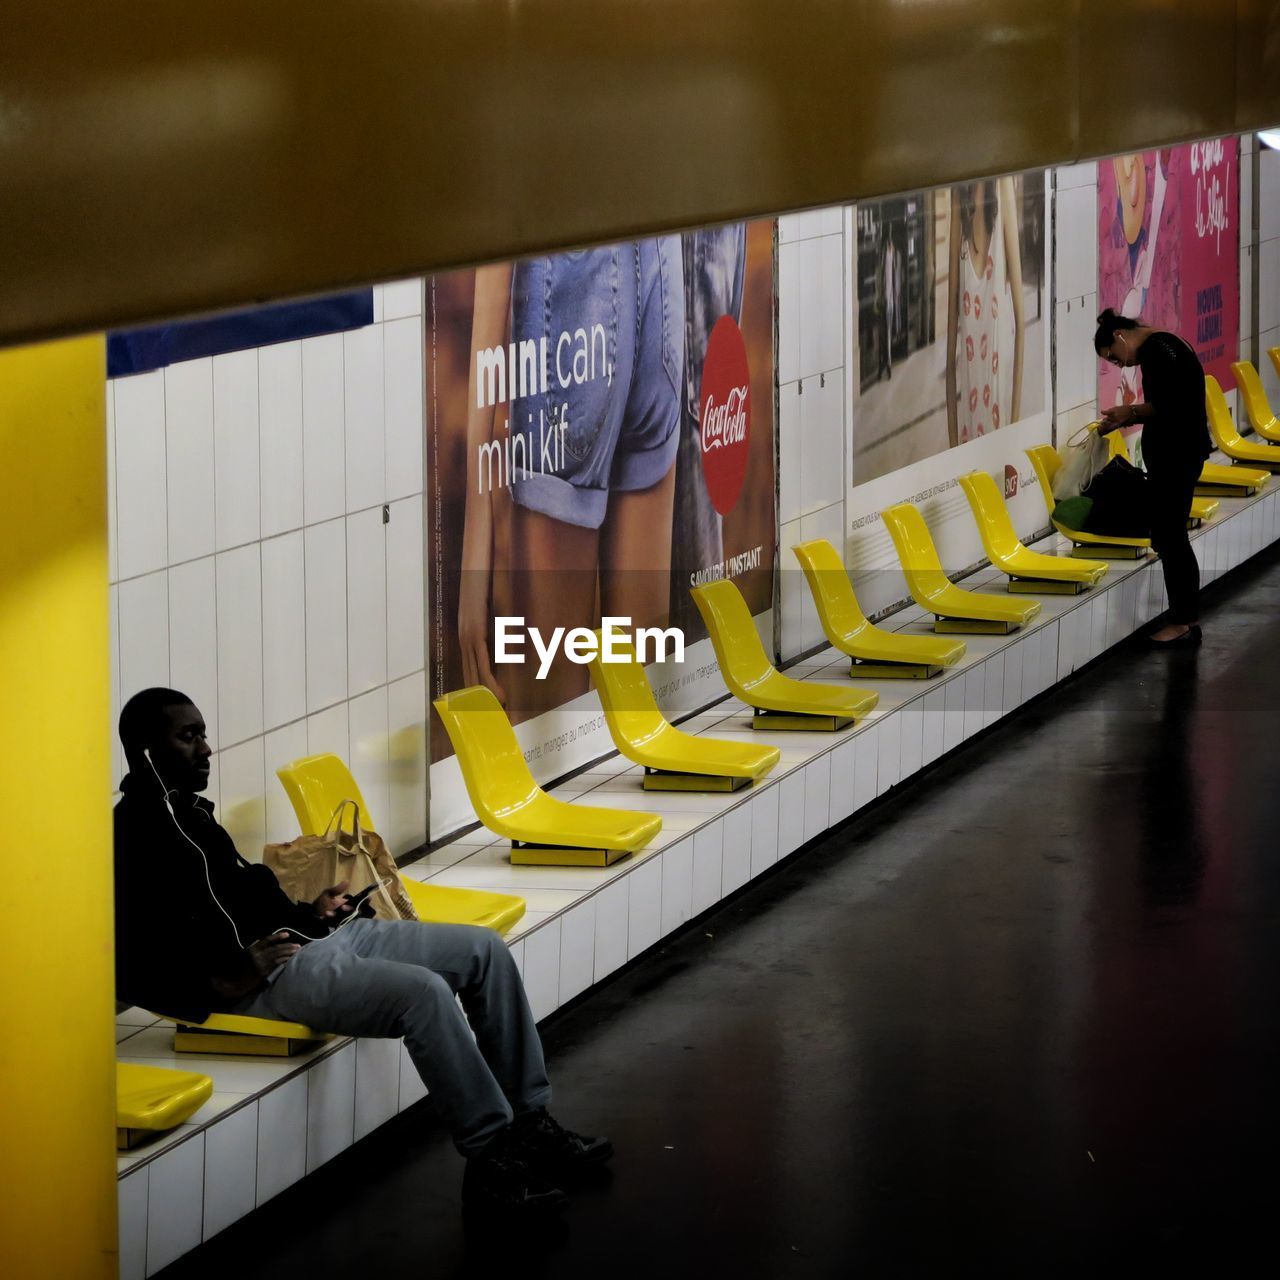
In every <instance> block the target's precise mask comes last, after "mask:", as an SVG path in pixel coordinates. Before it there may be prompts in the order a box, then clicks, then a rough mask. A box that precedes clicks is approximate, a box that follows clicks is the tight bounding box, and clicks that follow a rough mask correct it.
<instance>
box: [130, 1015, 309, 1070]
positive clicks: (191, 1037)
mask: <svg viewBox="0 0 1280 1280" xmlns="http://www.w3.org/2000/svg"><path fill="white" fill-rule="evenodd" d="M155 1016H156V1017H157V1018H160V1019H161V1020H162V1021H164V1022H172V1023H173V1024H174V1032H173V1048H174V1052H175V1053H201V1054H210V1053H218V1054H233V1055H236V1056H238V1057H245V1058H291V1057H293V1056H294V1055H295V1054H299V1053H307V1052H309V1051H310V1050H312V1049H315V1048H317V1047H318V1046H319V1045H322V1044H324V1042H325V1041H326V1040H329V1039H331V1036H330V1035H329V1033H328V1032H327V1031H313V1030H312V1029H311V1028H310V1027H306V1026H303V1025H302V1023H301V1022H280V1021H278V1020H276V1019H274V1018H251V1017H248V1016H247V1015H245V1014H243V1013H211V1014H210V1015H209V1016H208V1017H207V1018H206V1019H205V1020H204V1021H203V1022H184V1021H183V1020H182V1019H181V1018H175V1017H173V1016H172V1015H170V1014H167V1013H161V1012H159V1010H156V1011H155Z"/></svg>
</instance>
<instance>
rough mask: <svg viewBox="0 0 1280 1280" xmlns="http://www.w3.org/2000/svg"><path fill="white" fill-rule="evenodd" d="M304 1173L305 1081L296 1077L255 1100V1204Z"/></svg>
mask: <svg viewBox="0 0 1280 1280" xmlns="http://www.w3.org/2000/svg"><path fill="white" fill-rule="evenodd" d="M306 1170H307V1077H306V1076H305V1075H301V1076H296V1077H295V1078H294V1079H292V1080H288V1081H286V1082H285V1083H284V1084H282V1085H280V1086H279V1088H276V1089H272V1090H270V1091H269V1092H268V1093H264V1094H263V1095H262V1097H261V1098H259V1099H258V1188H257V1200H258V1204H260V1205H261V1204H265V1203H266V1202H267V1201H268V1200H270V1199H271V1197H272V1196H277V1195H279V1194H280V1192H282V1191H283V1190H284V1189H285V1188H286V1187H291V1186H292V1185H293V1184H294V1183H295V1182H297V1181H298V1179H299V1178H301V1177H302V1175H303V1174H304V1173H305V1172H306Z"/></svg>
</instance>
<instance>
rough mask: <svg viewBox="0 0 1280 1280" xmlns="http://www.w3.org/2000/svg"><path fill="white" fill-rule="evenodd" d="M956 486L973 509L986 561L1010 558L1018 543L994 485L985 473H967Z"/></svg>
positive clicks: (1016, 534)
mask: <svg viewBox="0 0 1280 1280" xmlns="http://www.w3.org/2000/svg"><path fill="white" fill-rule="evenodd" d="M960 487H961V488H962V489H963V490H964V496H965V497H966V498H968V499H969V505H970V506H971V507H972V508H973V518H974V520H975V521H976V522H977V525H978V533H979V535H980V536H981V538H982V546H983V548H984V550H985V551H986V553H987V557H988V559H990V560H993V561H994V560H1000V559H1003V558H1005V557H1007V556H1011V555H1014V554H1015V553H1016V552H1017V551H1018V550H1019V548H1020V547H1021V546H1022V543H1021V541H1020V540H1019V538H1018V533H1017V530H1016V529H1014V527H1013V521H1012V520H1010V519H1009V512H1008V510H1007V509H1006V507H1005V505H1004V499H1003V498H1002V497H1001V496H1000V490H999V489H997V488H996V482H995V481H994V480H993V479H992V478H991V477H990V476H989V475H988V474H987V473H986V472H985V471H971V472H969V474H968V475H966V476H961V477H960Z"/></svg>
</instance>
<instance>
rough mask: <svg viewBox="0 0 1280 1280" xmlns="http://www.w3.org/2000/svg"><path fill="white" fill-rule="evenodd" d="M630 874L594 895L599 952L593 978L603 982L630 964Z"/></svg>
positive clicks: (596, 943)
mask: <svg viewBox="0 0 1280 1280" xmlns="http://www.w3.org/2000/svg"><path fill="white" fill-rule="evenodd" d="M630 883H631V877H630V876H619V877H618V878H617V879H616V880H615V881H614V882H613V883H612V884H609V885H606V886H605V887H604V888H603V889H601V890H600V892H599V893H597V894H595V895H593V897H592V899H591V900H592V901H593V902H594V903H595V930H596V938H595V952H594V958H593V967H592V974H593V977H592V980H593V981H595V982H601V981H603V980H604V979H605V978H607V977H608V976H609V975H610V974H611V973H613V972H614V971H615V970H617V969H621V968H622V966H623V965H624V964H626V963H627V904H628V901H629V896H630V895H629V886H630Z"/></svg>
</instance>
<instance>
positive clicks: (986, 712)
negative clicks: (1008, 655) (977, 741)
mask: <svg viewBox="0 0 1280 1280" xmlns="http://www.w3.org/2000/svg"><path fill="white" fill-rule="evenodd" d="M1055 656H1056V654H1055ZM982 665H983V666H984V667H985V668H986V672H987V681H986V694H985V698H984V701H983V704H982V727H983V728H984V729H986V728H988V727H990V726H991V725H993V724H995V722H996V721H997V720H999V719H1000V713H1001V709H1002V707H1003V705H1004V654H1003V653H996V654H992V656H991V657H989V658H988V659H987V660H986V662H984V663H983V664H982ZM1056 678H1057V675H1056V671H1055V673H1054V676H1053V677H1051V680H1052V679H1056Z"/></svg>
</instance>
